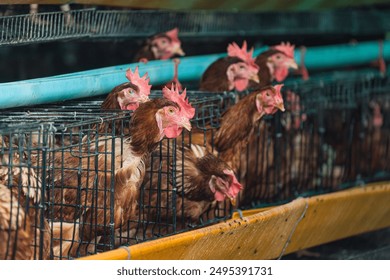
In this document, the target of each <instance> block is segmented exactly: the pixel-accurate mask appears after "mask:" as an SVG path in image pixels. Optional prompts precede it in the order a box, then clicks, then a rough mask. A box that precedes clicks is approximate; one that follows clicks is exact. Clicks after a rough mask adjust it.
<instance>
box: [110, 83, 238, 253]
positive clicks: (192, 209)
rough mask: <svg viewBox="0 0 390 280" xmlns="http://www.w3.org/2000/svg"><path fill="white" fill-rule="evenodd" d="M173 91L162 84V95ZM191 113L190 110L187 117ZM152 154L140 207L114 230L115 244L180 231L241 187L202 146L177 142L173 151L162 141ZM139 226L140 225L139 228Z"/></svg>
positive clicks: (176, 89) (231, 196) (230, 173)
mask: <svg viewBox="0 0 390 280" xmlns="http://www.w3.org/2000/svg"><path fill="white" fill-rule="evenodd" d="M173 91H176V92H177V93H178V88H177V87H174V86H172V88H171V90H170V89H168V88H166V87H165V88H164V89H163V93H164V96H165V97H167V98H169V96H170V95H172V94H173V93H172V92H173ZM183 95H184V96H185V90H184V91H183ZM194 114H195V112H194V111H193V112H192V114H191V115H189V117H193V116H194ZM173 153H174V155H173ZM155 154H156V155H155V156H153V157H152V163H151V164H150V166H149V167H148V168H147V175H146V176H145V179H144V184H143V191H142V195H141V202H140V204H139V205H140V207H139V208H138V211H137V213H136V215H135V216H134V217H133V218H132V219H131V220H130V221H129V223H128V225H127V226H126V227H125V228H124V229H123V230H122V232H121V233H120V234H119V233H118V236H117V245H119V244H123V243H124V241H125V240H126V241H127V242H128V243H130V244H132V243H133V240H134V239H135V240H138V239H141V240H144V239H146V238H148V239H150V238H152V236H153V234H158V235H162V234H168V233H172V232H173V231H180V230H182V229H184V228H186V227H187V225H189V224H192V223H197V222H199V217H200V216H201V215H202V214H203V213H204V212H205V211H206V210H207V209H209V207H210V206H211V205H212V204H213V203H215V202H216V201H224V200H225V198H229V199H231V200H232V201H234V200H235V197H236V196H237V194H238V192H239V191H240V190H241V188H242V187H241V184H239V183H238V181H237V179H236V177H235V175H234V172H233V171H232V170H231V168H230V167H229V166H228V165H227V164H226V163H225V162H224V161H222V160H221V159H219V158H217V157H216V156H214V155H212V154H210V153H209V152H208V151H206V149H205V148H204V147H201V146H198V145H189V146H187V145H184V146H182V145H181V144H178V145H177V146H176V150H175V151H173V148H172V145H171V144H170V143H169V142H168V141H165V142H163V143H162V145H161V149H157V151H155ZM158 155H160V156H158ZM175 159H176V160H175ZM173 161H174V162H173ZM156 172H157V173H156ZM172 176H175V178H172ZM173 182H174V183H173ZM173 189H176V190H175V191H174V190H173ZM139 219H141V220H142V223H140V221H139ZM156 223H157V224H158V225H156ZM165 224H176V226H175V229H173V228H172V226H168V227H165V226H163V225H165ZM145 225H150V226H149V227H148V226H146V227H145ZM140 227H144V228H143V230H140ZM157 228H158V229H157Z"/></svg>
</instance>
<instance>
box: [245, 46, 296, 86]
mask: <svg viewBox="0 0 390 280" xmlns="http://www.w3.org/2000/svg"><path fill="white" fill-rule="evenodd" d="M294 48H295V46H294V45H291V44H290V43H289V42H287V43H283V42H282V43H281V44H280V45H276V46H272V47H271V48H270V49H269V50H267V51H265V52H262V53H261V54H259V55H258V56H257V57H256V60H255V63H256V64H257V65H258V66H259V68H260V70H259V72H258V76H259V81H260V82H259V83H258V84H255V83H253V82H251V84H250V87H252V88H255V87H263V86H268V85H270V84H271V83H272V82H273V81H274V80H276V81H277V82H279V83H280V82H283V81H284V80H285V79H286V78H287V76H288V73H289V69H290V68H292V69H298V64H297V63H296V61H295V60H294Z"/></svg>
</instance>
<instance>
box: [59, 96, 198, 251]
mask: <svg viewBox="0 0 390 280" xmlns="http://www.w3.org/2000/svg"><path fill="white" fill-rule="evenodd" d="M170 97H171V99H167V98H160V99H154V100H151V101H148V102H145V103H143V104H140V106H139V107H138V109H136V111H135V112H134V113H133V115H132V117H131V124H130V131H129V135H128V137H127V139H125V141H124V142H122V140H121V138H114V139H110V140H109V141H107V139H104V137H103V138H102V139H99V140H100V141H99V144H98V145H97V147H93V146H92V147H90V149H91V150H92V151H96V153H93V154H94V156H89V157H86V156H84V157H82V156H80V157H79V156H72V154H71V153H68V154H66V155H67V156H66V158H64V159H61V160H60V161H61V162H65V163H66V164H65V165H64V166H61V165H60V166H55V167H54V168H55V170H57V174H56V175H57V176H56V178H55V182H54V185H55V189H54V193H53V194H51V196H53V198H54V204H55V205H54V207H53V209H51V212H52V213H51V217H53V218H54V219H55V222H58V221H64V222H67V223H74V226H73V228H72V227H68V226H67V227H65V228H64V230H66V232H68V233H69V232H73V233H77V232H78V233H79V238H78V239H77V238H76V239H75V240H73V244H72V245H73V246H69V244H66V248H69V250H68V251H67V252H65V253H68V254H69V255H70V256H72V257H75V256H79V255H80V253H81V254H86V253H87V252H88V251H89V250H90V249H88V246H89V245H90V244H92V243H94V244H95V243H97V242H98V241H99V240H98V239H99V238H100V236H103V237H105V236H107V235H110V234H111V230H115V229H118V228H120V227H121V226H122V225H123V224H124V223H125V222H126V221H127V220H128V219H129V217H130V215H131V214H132V213H133V211H134V209H135V207H136V203H137V200H138V195H139V188H140V185H141V183H142V180H143V177H144V175H145V160H146V159H147V158H148V157H149V155H150V153H151V152H152V151H153V150H154V149H155V148H156V146H157V145H158V143H159V142H160V141H161V140H162V139H163V138H164V137H167V138H175V137H177V136H178V135H180V134H181V132H182V130H183V127H184V128H186V129H188V130H191V124H190V121H189V117H188V116H190V115H191V114H192V113H191V112H192V110H194V109H193V108H192V107H191V105H190V104H188V102H187V101H186V100H185V98H184V97H183V96H179V95H178V96H175V95H172V96H170ZM172 100H174V101H172ZM110 154H113V159H114V162H112V160H111V157H109V156H108V155H110ZM57 163H59V161H57ZM111 167H115V169H114V170H111ZM97 170H98V171H97ZM110 171H111V172H112V173H114V174H113V175H112V173H110ZM58 175H60V176H58ZM110 186H111V187H113V189H114V191H113V194H112V195H111V194H110ZM111 208H113V212H111V210H110V209H111ZM110 217H112V219H113V221H110ZM111 223H113V229H112V228H110V224H111ZM56 226H57V228H56V229H53V231H54V230H56V231H57V232H58V226H61V224H57V225H56ZM76 237H77V236H76ZM80 242H83V243H84V244H83V245H85V246H80V245H78V244H77V243H80ZM62 245H63V244H61V243H59V244H57V246H62ZM55 249H56V250H58V248H55ZM60 251H61V252H62V253H64V251H63V250H60Z"/></svg>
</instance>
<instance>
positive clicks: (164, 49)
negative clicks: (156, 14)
mask: <svg viewBox="0 0 390 280" xmlns="http://www.w3.org/2000/svg"><path fill="white" fill-rule="evenodd" d="M178 34H179V29H178V28H174V29H172V30H169V31H167V32H165V33H163V34H161V35H157V36H155V37H154V38H153V39H152V41H151V50H152V52H153V54H154V56H155V57H156V59H162V60H165V59H169V58H171V57H173V56H174V55H180V56H183V55H185V53H184V51H183V49H182V48H181V42H180V40H179V37H178Z"/></svg>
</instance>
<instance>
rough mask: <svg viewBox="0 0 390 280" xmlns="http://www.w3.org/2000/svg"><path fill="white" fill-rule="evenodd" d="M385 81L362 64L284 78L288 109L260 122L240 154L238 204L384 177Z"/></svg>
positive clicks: (271, 200) (266, 201)
mask: <svg viewBox="0 0 390 280" xmlns="http://www.w3.org/2000/svg"><path fill="white" fill-rule="evenodd" d="M320 77H321V76H320ZM389 89H390V85H389V79H388V77H382V76H381V75H379V74H373V73H364V72H355V73H353V72H352V73H349V74H342V75H339V77H337V76H336V77H333V78H329V77H322V78H319V79H317V80H316V79H315V78H313V80H311V81H308V82H299V83H298V84H294V83H290V85H288V82H287V86H286V90H285V94H284V99H285V106H286V112H283V113H278V114H276V115H275V116H273V117H268V118H264V119H263V120H262V121H261V122H260V124H259V126H258V127H257V128H256V137H254V138H252V139H251V140H252V142H249V144H248V146H247V149H246V153H245V154H244V156H243V157H242V159H243V161H244V162H243V164H242V166H243V169H242V170H240V171H241V174H240V176H241V180H242V182H244V184H245V186H246V188H245V189H244V191H243V193H242V198H241V207H243V208H249V207H256V206H259V205H264V204H269V203H281V202H285V201H289V200H291V199H294V198H295V197H297V196H301V195H313V194H319V193H323V192H330V191H334V190H338V189H341V188H343V187H347V186H351V185H356V184H364V182H369V181H372V180H380V179H385V178H389V174H390V173H389V171H390V169H389V165H388V164H387V160H386V159H388V158H389V156H390V154H389V133H388V130H389V126H388V123H387V122H386V121H385V119H386V118H385V117H386V116H387V114H388V113H389V96H388V90H389Z"/></svg>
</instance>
